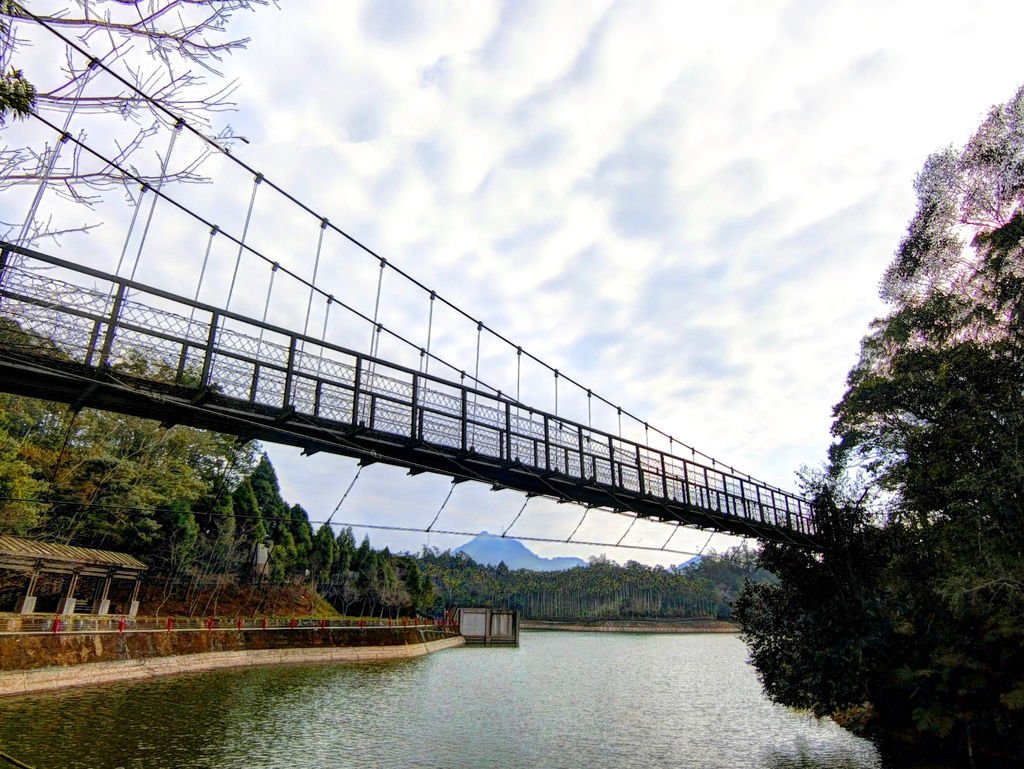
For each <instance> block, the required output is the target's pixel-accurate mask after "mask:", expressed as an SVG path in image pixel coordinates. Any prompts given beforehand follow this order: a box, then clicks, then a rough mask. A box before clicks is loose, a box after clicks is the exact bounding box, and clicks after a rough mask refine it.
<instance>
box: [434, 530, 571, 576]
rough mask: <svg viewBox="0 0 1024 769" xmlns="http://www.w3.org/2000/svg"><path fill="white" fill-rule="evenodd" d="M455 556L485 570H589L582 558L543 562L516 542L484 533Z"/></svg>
mask: <svg viewBox="0 0 1024 769" xmlns="http://www.w3.org/2000/svg"><path fill="white" fill-rule="evenodd" d="M452 552H453V553H465V554H466V555H468V556H469V557H470V558H472V559H473V560H474V561H476V562H477V563H480V564H484V565H486V566H497V565H498V564H500V563H502V562H504V564H505V565H506V566H507V567H508V568H510V569H512V570H513V571H515V570H517V569H528V570H530V571H565V570H566V569H573V568H576V567H577V566H586V565H587V562H586V561H584V560H583V559H582V558H574V557H571V556H563V557H556V558H544V557H542V556H539V555H537V554H536V553H534V552H533V551H532V550H530V548H528V547H527V546H526V545H524V544H523V543H522V542H520V541H519V540H517V539H513V538H511V537H499V536H496V535H494V534H490V533H489V532H486V531H482V532H480V533H479V534H477V535H476V536H475V537H473V539H471V540H469V541H468V542H466V543H464V544H462V545H459V546H458V547H457V548H455V549H454V550H453V551H452Z"/></svg>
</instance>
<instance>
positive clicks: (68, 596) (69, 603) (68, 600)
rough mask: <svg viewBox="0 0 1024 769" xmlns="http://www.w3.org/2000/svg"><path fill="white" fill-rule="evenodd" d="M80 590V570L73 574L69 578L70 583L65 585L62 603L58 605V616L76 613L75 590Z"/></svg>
mask: <svg viewBox="0 0 1024 769" xmlns="http://www.w3.org/2000/svg"><path fill="white" fill-rule="evenodd" d="M77 589H78V570H77V569H76V570H75V571H73V572H71V575H70V576H69V577H68V581H67V582H66V583H65V585H64V595H63V597H62V598H61V599H60V603H59V604H57V613H58V614H74V613H75V604H76V603H77V601H76V600H75V590H77Z"/></svg>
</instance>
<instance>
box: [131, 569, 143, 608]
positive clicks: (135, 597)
mask: <svg viewBox="0 0 1024 769" xmlns="http://www.w3.org/2000/svg"><path fill="white" fill-rule="evenodd" d="M141 585H142V579H141V578H140V577H139V576H138V575H136V577H135V584H134V585H132V597H131V599H130V600H129V601H128V616H129V617H134V616H135V615H136V614H138V613H139V587H140V586H141Z"/></svg>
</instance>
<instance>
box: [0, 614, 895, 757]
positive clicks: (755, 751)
mask: <svg viewBox="0 0 1024 769" xmlns="http://www.w3.org/2000/svg"><path fill="white" fill-rule="evenodd" d="M0 751H4V752H7V753H9V754H11V755H13V756H15V757H17V758H18V759H20V760H21V761H24V762H25V763H27V764H30V765H31V766H33V767H35V768H36V769H58V768H60V769H64V768H65V767H68V768H70V767H88V768H89V769H113V768H114V767H126V768H127V767H139V768H140V769H141V768H142V767H145V768H146V769H165V768H166V769H184V768H186V767H195V768H199V767H202V768H203V769H207V768H208V769H254V768H256V767H261V768H263V767H272V768H274V769H277V768H278V767H280V768H281V769H284V768H285V767H287V769H307V768H308V769H313V768H314V767H315V768H316V769H319V768H320V767H348V766H357V767H364V768H370V767H437V768H438V769H441V768H444V769H462V768H463V767H465V768H467V769H468V768H470V767H473V768H476V767H497V768H499V769H500V768H503V767H508V768H509V769H520V768H522V769H526V768H527V767H551V768H552V769H556V768H558V769H560V768H562V767H565V768H566V769H569V768H570V767H571V768H572V769H576V768H577V767H584V768H585V769H605V768H606V767H607V768H608V769H613V768H614V769H624V768H626V767H637V768H639V767H645V768H646V767H679V768H681V769H683V768H685V769H702V768H703V767H708V768H710V767H715V768H716V769H717V768H718V767H736V768H738V769H881V767H882V762H881V760H880V758H879V757H878V755H877V753H876V752H875V750H874V748H873V747H872V746H871V744H870V743H868V742H866V741H864V740H860V739H857V738H856V737H853V736H852V735H849V734H847V733H846V732H844V731H843V730H841V729H840V728H839V727H837V726H835V725H834V724H833V723H831V722H829V721H819V720H816V719H814V718H812V717H810V716H808V715H806V714H802V713H795V712H793V711H790V710H787V709H785V708H782V707H779V706H776V705H773V704H771V703H770V702H769V701H768V700H767V699H766V698H765V697H764V696H763V695H762V694H761V690H760V685H759V683H758V681H757V678H756V676H755V674H754V671H753V669H752V668H751V667H750V666H749V665H747V664H746V650H745V648H744V646H743V644H742V643H741V642H740V641H739V640H738V639H737V638H735V637H734V636H729V635H636V634H612V633H555V632H536V633H524V634H523V636H522V644H521V646H520V647H519V648H516V649H493V648H492V649H483V648H461V649H453V650H449V651H445V652H441V653H438V654H432V655H429V656H427V657H420V658H416V659H411V660H401V661H395V662H388V663H376V664H354V665H334V666H326V665H310V666H298V667H268V668H256V669H248V670H232V671H221V672H215V673H199V674H194V675H188V676H179V677H174V678H163V679H155V680H152V681H145V682H133V683H125V684H118V685H111V686H104V687H93V688H84V689H78V690H72V691H67V692H63V693H60V694H47V695H35V696H30V697H19V698H15V699H6V700H0Z"/></svg>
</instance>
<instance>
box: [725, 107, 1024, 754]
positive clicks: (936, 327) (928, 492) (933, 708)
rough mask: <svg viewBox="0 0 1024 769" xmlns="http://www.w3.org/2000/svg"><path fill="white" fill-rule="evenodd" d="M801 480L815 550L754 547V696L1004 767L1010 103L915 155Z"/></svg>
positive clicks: (1022, 242) (1018, 463) (1022, 170)
mask: <svg viewBox="0 0 1024 769" xmlns="http://www.w3.org/2000/svg"><path fill="white" fill-rule="evenodd" d="M915 189H916V192H917V197H918V205H917V211H916V213H915V215H914V217H913V218H912V220H911V221H910V224H909V226H908V228H907V234H906V236H905V237H904V238H903V240H902V241H901V243H900V244H899V247H898V249H897V251H896V254H895V257H894V259H893V261H892V263H891V265H890V266H889V268H888V270H887V271H886V273H885V275H884V277H883V279H882V283H881V293H882V297H883V298H884V299H885V300H886V301H887V302H889V304H890V306H891V307H892V311H891V312H890V314H888V315H887V316H885V317H884V318H881V319H879V320H877V321H875V322H874V324H873V325H872V327H871V329H870V331H869V333H868V335H867V336H866V337H865V339H864V341H863V343H862V349H861V355H860V359H859V361H858V363H857V364H856V365H855V366H854V368H853V369H852V370H851V372H850V374H849V378H848V389H847V391H846V394H845V395H844V396H843V398H842V400H841V401H840V402H839V403H838V404H837V406H836V407H835V411H834V416H835V422H834V425H833V432H834V434H835V436H836V439H837V440H836V442H835V444H834V445H833V447H832V449H831V451H830V456H829V463H828V466H827V468H826V470H825V472H823V473H822V474H820V475H819V476H817V477H815V478H813V479H811V480H810V482H809V490H810V491H811V492H812V493H813V494H814V495H815V497H816V502H817V504H816V512H817V515H818V517H819V522H820V523H822V525H823V527H824V528H825V530H826V532H827V534H828V536H829V538H830V541H829V542H828V545H829V547H828V550H827V551H826V552H825V553H824V554H822V555H821V556H819V557H814V556H811V555H809V554H806V553H801V552H798V551H796V550H794V549H792V548H788V547H785V546H774V545H770V546H768V547H766V548H765V555H764V560H763V563H764V565H765V566H766V567H767V568H769V569H771V570H772V571H773V572H775V573H776V574H777V575H778V576H779V578H780V583H779V584H778V585H775V586H752V587H750V588H749V589H748V590H747V591H746V592H745V593H744V595H743V596H742V598H741V600H740V603H739V606H738V615H739V618H740V620H741V622H742V625H743V628H744V632H745V635H746V638H747V640H748V643H749V644H750V647H751V653H752V657H753V660H754V663H755V665H756V666H757V668H758V671H759V673H760V675H761V678H762V681H763V683H764V685H765V689H766V691H767V692H768V693H769V695H770V696H772V697H773V698H774V699H776V700H777V701H779V702H782V703H785V704H788V705H792V706H796V707H803V708H809V709H812V710H813V711H814V712H816V713H817V714H819V715H831V716H832V717H834V718H836V720H838V721H839V722H840V723H842V724H844V725H846V726H848V727H849V728H851V729H853V730H855V731H858V732H860V733H862V734H866V735H869V736H873V737H875V738H876V739H878V740H879V741H880V742H882V743H883V744H884V745H885V746H886V747H887V748H889V749H898V748H908V747H909V748H910V749H913V750H919V749H921V748H922V747H923V746H927V747H928V748H930V749H934V750H937V751H941V752H943V753H945V755H946V756H949V755H957V756H959V757H960V758H961V759H962V760H964V761H974V762H979V763H980V762H984V761H992V762H998V761H1005V760H1007V759H1008V758H1009V757H1012V758H1014V759H1017V760H1020V759H1022V758H1024V674H1022V672H1021V671H1024V526H1022V518H1021V514H1022V501H1024V445H1022V443H1021V436H1022V435H1024V429H1022V428H1024V355H1022V352H1024V348H1022V345H1024V334H1022V310H1024V88H1022V89H1021V90H1019V91H1018V92H1017V93H1016V94H1015V96H1014V97H1013V98H1012V99H1011V100H1010V101H1009V102H1007V103H1006V104H1003V105H1000V106H997V107H994V108H993V109H992V110H991V112H990V113H989V114H988V116H987V117H986V119H985V120H984V122H983V123H982V125H981V126H980V127H979V129H978V130H977V131H976V132H975V134H974V135H973V136H972V137H971V139H970V141H969V142H968V143H967V145H966V146H965V147H964V148H963V149H961V150H959V151H957V150H954V149H952V148H949V149H945V150H943V151H941V152H938V153H936V154H934V155H932V156H931V157H930V158H929V159H928V161H927V162H926V163H925V166H924V168H923V170H922V171H921V173H920V174H919V176H918V178H917V180H916V182H915Z"/></svg>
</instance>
